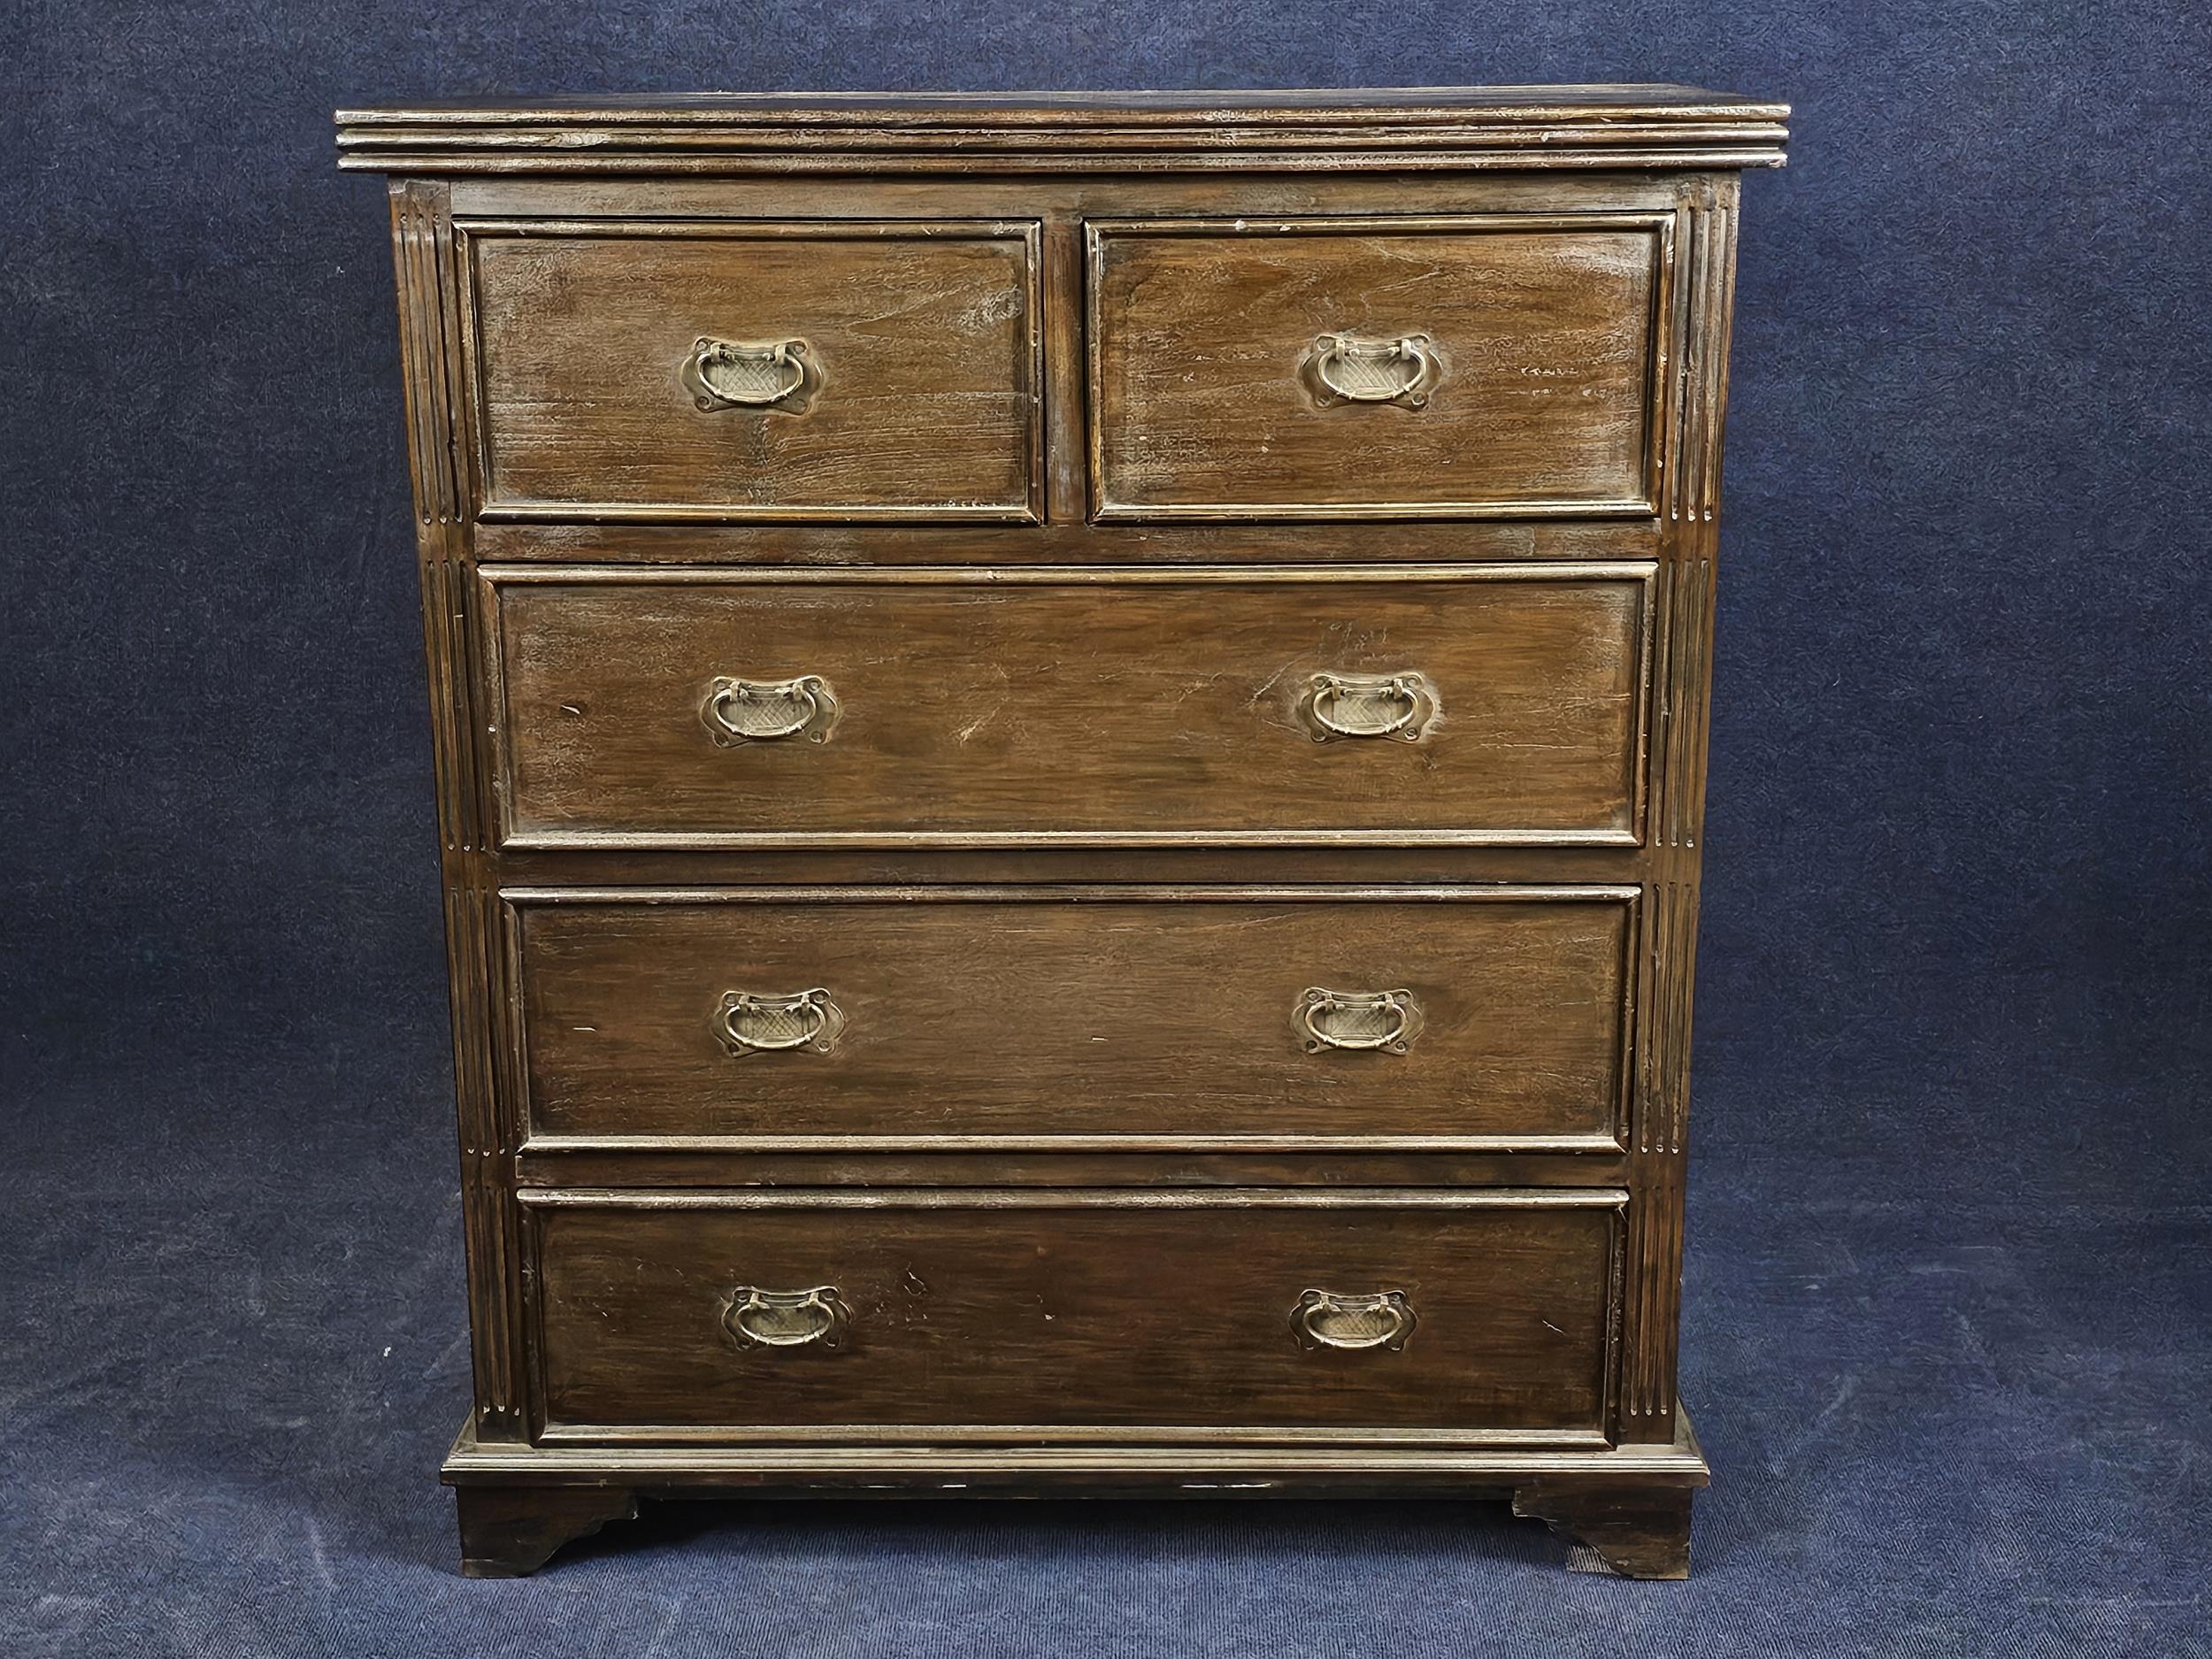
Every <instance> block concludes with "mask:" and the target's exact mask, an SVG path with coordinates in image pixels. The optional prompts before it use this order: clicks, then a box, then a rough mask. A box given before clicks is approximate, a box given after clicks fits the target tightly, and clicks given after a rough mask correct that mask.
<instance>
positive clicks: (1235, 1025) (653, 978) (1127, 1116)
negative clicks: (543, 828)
mask: <svg viewBox="0 0 2212 1659" xmlns="http://www.w3.org/2000/svg"><path fill="white" fill-rule="evenodd" d="M627 891H628V890H626V889H615V890H612V891H606V892H600V893H596V894H589V895H519V896H518V901H517V902H516V904H515V909H516V913H517V915H518V918H519V919H518V929H517V938H518V941H519V949H520V952H521V962H520V966H519V975H520V983H521V995H522V1006H523V1010H524V1028H525V1039H524V1041H525V1045H526V1055H527V1064H528V1071H529V1106H528V1116H529V1124H530V1130H529V1138H530V1140H531V1141H532V1142H533V1143H538V1142H540V1141H541V1138H542V1139H543V1140H545V1141H550V1142H551V1143H553V1144H574V1143H576V1142H578V1141H583V1142H601V1143H604V1142H605V1141H607V1140H608V1139H609V1138H612V1140H613V1141H614V1142H615V1143H616V1144H621V1145H629V1146H635V1147H639V1148H641V1149H649V1146H650V1142H651V1141H653V1140H654V1139H657V1138H665V1137H670V1136H681V1137H687V1138H697V1137H712V1138H715V1139H716V1140H717V1141H719V1142H721V1143H722V1144H725V1145H737V1144H748V1145H755V1146H779V1147H783V1148H787V1149H788V1148H795V1147H798V1146H803V1145H804V1144H806V1143H807V1142H808V1141H810V1140H811V1139H814V1138H826V1139H827V1140H828V1141H830V1143H831V1144H832V1145H833V1146H834V1145H835V1144H837V1143H838V1142H839V1141H840V1140H841V1138H845V1137H852V1136H859V1137H863V1138H864V1140H865V1141H867V1142H868V1143H869V1144H873V1145H878V1146H881V1147H883V1148H886V1149H888V1148H891V1147H892V1146H899V1147H902V1148H906V1149H918V1148H928V1147H933V1146H937V1147H943V1146H957V1145H976V1144H980V1143H984V1142H987V1143H989V1144H992V1145H995V1146H1002V1147H1019V1146H1023V1145H1029V1146H1035V1147H1048V1146H1054V1145H1071V1146H1091V1147H1099V1146H1125V1147H1128V1148H1137V1147H1141V1146H1146V1145H1154V1146H1159V1145H1169V1146H1179V1147H1184V1148H1192V1149H1197V1148H1217V1149H1229V1148H1236V1147H1239V1146H1243V1147H1253V1146H1267V1147H1279V1146H1282V1145H1286V1144H1307V1145H1313V1146H1321V1147H1325V1146H1329V1145H1341V1144H1344V1143H1345V1141H1347V1140H1348V1139H1349V1140H1354V1141H1359V1142H1362V1143H1367V1144H1388V1143H1391V1142H1394V1141H1398V1140H1401V1139H1413V1140H1417V1141H1420V1142H1422V1143H1424V1144H1429V1145H1436V1146H1455V1147H1460V1148H1481V1147H1485V1146H1500V1147H1502V1146H1515V1145H1518V1146H1529V1145H1539V1146H1541V1145H1570V1144H1574V1145H1581V1146H1583V1147H1586V1148H1587V1147H1598V1148H1607V1147H1610V1146H1611V1145H1613V1144H1614V1142H1615V1138H1616V1136H1617V1133H1618V1125H1619V1122H1620V1114H1621V1111H1622V1106H1623V1088H1624V1054H1623V1051H1622V1047H1623V1039H1624V1031H1625V1019H1624V1011H1625V1010H1624V1002H1625V996H1626V986H1627V974H1628V965H1629V964H1628V961H1627V957H1628V941H1629V939H1630V935H1631V927H1632V906H1631V904H1630V903H1628V902H1624V897H1623V895H1624V894H1626V893H1632V892H1633V889H1619V890H1615V891H1613V892H1611V893H1605V892H1600V893H1595V894H1591V893H1578V892H1576V891H1575V890H1572V889H1564V890H1545V889H1530V888H1520V889H1504V890H1499V889H1483V888H1466V889H1456V890H1455V889H1444V890H1432V891H1431V892H1429V893H1427V894H1425V895H1407V896H1404V897H1400V896H1397V895H1393V894H1391V893H1389V892H1378V893H1371V894H1368V895H1362V896H1359V897H1357V898H1356V899H1352V900H1347V899H1340V898H1337V897H1336V896H1334V895H1337V894H1339V893H1342V892H1344V891H1345V890H1344V889H1332V888H1309V889H1303V890H1293V891H1291V892H1289V893H1286V894H1285V895H1281V896H1279V897H1273V898H1269V897H1264V896H1262V897H1253V898H1246V897H1242V896H1240V894H1239V892H1238V890H1236V889H1227V890H1221V891H1214V892H1207V891H1202V890H1196V891H1194V890H1189V889H1171V890H1164V891H1160V892H1156V893H1154V894H1150V895H1137V897H1136V899H1135V902H1130V901H1126V900H1124V899H1122V898H1120V897H1119V896H1118V895H1119V894H1120V893H1121V892H1123V891H1125V889H1113V888H1107V889H1095V890H1091V891H1088V892H1080V891H1079V892H1068V891H1066V890H1055V891H1048V892H1046V891H1036V890H1026V891H1025V890H1021V889H996V890H993V889H984V890H981V891H974V890H963V889H946V888H930V887H924V888H917V889H910V890H901V891H898V892H896V893H895V894H892V895H884V894H879V893H878V892H875V891H872V890H869V889H844V890H841V891H840V890H832V891H830V892H826V893H821V894H810V895H800V899H799V902H793V901H792V900H790V899H786V898H783V897H782V896H780V895H779V894H778V892H777V891H776V890H774V889H767V890H756V891H752V892H742V891H731V890H725V891H720V892H712V891H710V892H706V893H702V894H697V895H651V894H641V895H639V900H641V901H642V902H634V901H627V900H626V892H627ZM1315 985H1319V986H1326V987H1333V988H1344V989H1349V990H1359V989H1368V990H1386V989H1394V988H1403V989H1406V990H1408V991H1409V992H1410V993H1411V995H1412V996H1413V998H1414V1000H1415V1002H1416V1003H1417V1006H1418V1009H1419V1010H1420V1013H1421V1015H1422V1018H1423V1021H1424V1024H1423V1027H1422V1029H1421V1031H1420V1033H1419V1034H1418V1035H1417V1037H1416V1038H1415V1039H1414V1041H1412V1043H1411V1044H1410V1045H1409V1048H1408V1049H1407V1051H1406V1052H1405V1053H1403V1054H1390V1053H1383V1052H1359V1051H1333V1050H1327V1049H1325V1050H1323V1051H1322V1052H1319V1053H1309V1052H1307V1051H1306V1048H1305V1047H1304V1046H1303V1045H1302V1042H1301V1041H1300V1033H1299V1031H1298V1029H1297V1027H1296V1025H1295V1022H1294V1011H1295V1010H1296V1008H1297V1006H1298V1002H1299V998H1300V996H1301V995H1302V992H1303V991H1304V989H1305V988H1306V987H1309V986H1315ZM816 986H820V987H826V989H827V990H828V992H829V994H830V995H831V996H832V997H833V999H834V1001H835V1002H836V1005H837V1006H838V1007H839V1009H841V1010H842V1013H843V1018H844V1021H845V1025H844V1029H843V1031H842V1032H841V1034H840V1036H839V1038H838V1041H837V1043H836V1046H835V1048H834V1049H833V1051H831V1052H829V1053H826V1054H820V1053H813V1052H810V1051H805V1050H793V1051H790V1052H787V1053H752V1054H745V1055H733V1054H731V1053H730V1052H728V1051H727V1049H726V1047H725V1045H724V1044H723V1043H722V1042H721V1041H719V1040H718V1038H717V1036H716V1035H715V1033H714V1031H713V1029H712V1024H713V1022H712V1019H711V1016H712V1014H713V1012H714V1010H715V1009H716V1007H717V1005H718V1001H719V999H720V998H721V996H722V995H723V994H724V993H725V992H726V991H729V990H749V991H753V992H757V993H787V992H792V991H800V990H804V989H807V988H809V987H816Z"/></svg>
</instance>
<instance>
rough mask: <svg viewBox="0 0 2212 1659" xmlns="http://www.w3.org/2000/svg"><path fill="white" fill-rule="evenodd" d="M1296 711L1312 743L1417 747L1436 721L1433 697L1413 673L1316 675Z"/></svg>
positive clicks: (1426, 683) (1434, 697) (1309, 681)
mask: <svg viewBox="0 0 2212 1659" xmlns="http://www.w3.org/2000/svg"><path fill="white" fill-rule="evenodd" d="M1298 707H1299V711H1300V712H1301V713H1302V715H1303V716H1304V717H1305V721H1306V729H1307V730H1308V731H1310V733H1313V741H1315V742H1317V743H1325V742H1327V741H1330V740H1331V739H1332V738H1339V737H1395V738H1400V739H1402V740H1403V741H1406V742H1409V743H1417V742H1419V741H1421V734H1422V733H1424V732H1425V731H1426V730H1427V729H1428V725H1429V722H1430V721H1431V720H1432V719H1433V718H1435V716H1436V695H1435V693H1433V692H1432V691H1431V690H1430V689H1429V682H1428V681H1427V680H1424V679H1423V678H1422V677H1421V676H1420V675H1418V674H1416V673H1410V672H1408V673H1402V674H1316V675H1315V676H1314V677H1313V678H1312V679H1311V680H1308V681H1307V682H1306V695H1304V696H1303V697H1302V698H1301V699H1300V700H1299V704H1298Z"/></svg>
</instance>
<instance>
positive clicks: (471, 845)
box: [391, 182, 526, 1440]
mask: <svg viewBox="0 0 2212 1659" xmlns="http://www.w3.org/2000/svg"><path fill="white" fill-rule="evenodd" d="M391 211H392V246H393V259H394V265H395V268H396V275H397V280H398V287H399V293H400V329H401V354H402V366H403V382H404V385H405V388H406V393H407V410H408V455H409V459H410V462H411V472H412V476H413V480H414V498H415V509H416V521H417V522H416V539H417V545H418V549H419V557H420V575H421V585H422V603H423V611H422V614H423V642H424V655H425V661H426V671H427V680H428V689H429V695H430V711H431V736H432V747H433V758H434V773H435V776H436V779H437V785H438V788H437V798H438V824H439V832H440V840H441V842H442V847H443V850H444V857H443V878H444V893H445V934H446V954H447V960H448V962H449V966H450V973H449V992H450V1002H451V1007H450V1013H451V1019H452V1031H453V1066H454V1086H455V1104H456V1108H457V1125H458V1129H459V1138H460V1147H461V1217H462V1230H463V1234H464V1237H465V1240H466V1244H467V1261H468V1300H469V1325H470V1330H471V1332H472V1374H473V1380H474V1386H475V1396H476V1403H475V1424H476V1429H477V1432H478V1433H479V1435H480V1437H481V1438H483V1439H485V1440H501V1439H508V1440H512V1439H518V1438H520V1437H521V1436H522V1434H523V1433H524V1432H525V1421H524V1420H525V1417H526V1399H525V1395H524V1383H523V1373H524V1371H525V1367H526V1356H525V1355H524V1353H523V1348H522V1343H523V1332H522V1322H521V1318H520V1314H519V1310H520V1305H521V1302H520V1289H521V1286H520V1276H521V1271H522V1270H521V1252H520V1250H519V1248H518V1228H519V1217H518V1212H517V1210H516V1208H515V1204H514V1201H513V1196H512V1188H513V1161H512V1160H513V1149H514V1141H515V1136H514V1135H513V1133H512V1131H511V1126H512V1125H513V1123H514V1118H513V1117H512V1116H511V1102H513V1100H514V1098H515V1096H514V1094H513V1093H512V1086H513V1082H514V1080H515V1078H516V1076H517V1074H516V1073H515V1072H514V1071H512V1069H511V1068H512V1065H513V1062H514V1059H515V1052H514V1049H513V1047H512V1045H511V1043H509V1042H507V1041H505V1039H504V1037H503V1032H502V1029H501V1025H500V1017H499V1009H500V1007H501V1004H502V1003H503V1001H504V997H505V990H504V965H503V964H504V962H505V959H506V957H507V956H508V954H509V953H508V952H507V950H506V949H505V948H504V945H503V942H501V941H498V940H497V937H496V935H497V930H498V929H499V928H500V927H501V926H503V910H502V907H501V905H500V902H499V901H498V899H497V897H496V895H495V894H494V893H493V892H492V891H491V889H490V887H488V873H489V866H488V862H487V855H486V851H485V845H484V844H485V840H486V837H485V833H484V832H485V826H487V824H488V822H489V810H488V780H487V773H486V771H485V768H484V765H483V758H484V757H483V750H482V747H481V739H482V733H481V728H480V724H479V709H480V693H481V686H482V672H481V669H482V664H481V662H480V658H479V657H478V654H477V641H478V640H479V638H480V634H479V630H478V629H477V627H476V626H475V625H474V617H473V607H474V595H475V576H474V570H473V565H472V560H471V558H470V549H469V545H468V541H467V534H466V529H465V518H466V516H467V508H466V504H467V501H468V495H469V490H470V488H471V478H472V475H471V472H470V471H469V467H468V463H467V458H466V453H465V451H466V446H465V443H464V442H463V441H462V434H463V432H464V430H465V426H466V423H467V418H468V417H467V411H468V409H469V406H470V405H469V383H468V381H467V379H466V377H465V374H464V373H462V371H461V367H460V365H461V362H462V353H461V346H460V337H461V320H460V315H461V304H460V301H459V294H458V288H459V261H458V256H457V250H456V248H455V244H454V239H453V234H452V225H451V218H450V213H449V202H448V199H447V194H446V192H445V190H444V188H443V187H442V186H439V185H435V184H429V183H420V182H407V183H401V184H396V185H395V187H394V188H393V190H392V192H391Z"/></svg>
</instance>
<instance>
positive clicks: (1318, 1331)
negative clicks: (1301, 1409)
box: [1290, 1290, 1414, 1354]
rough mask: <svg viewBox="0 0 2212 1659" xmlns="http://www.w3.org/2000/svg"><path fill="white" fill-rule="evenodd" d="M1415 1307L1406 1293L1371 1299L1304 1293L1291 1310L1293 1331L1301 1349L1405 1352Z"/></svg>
mask: <svg viewBox="0 0 2212 1659" xmlns="http://www.w3.org/2000/svg"><path fill="white" fill-rule="evenodd" d="M1413 1323H1414V1321H1413V1304H1412V1303H1411V1302H1408V1301H1407V1300H1406V1294H1405V1292H1403V1291H1402V1290H1380V1291H1377V1292H1376V1293H1375V1294H1372V1295H1368V1296H1340V1295H1338V1294H1336V1293H1335V1292H1334V1291H1330V1290H1309V1291H1305V1292H1303V1293H1302V1294H1300V1296H1299V1298H1298V1305H1297V1306H1296V1307H1295V1308H1294V1309H1292V1310H1291V1313H1290V1325H1291V1329H1292V1330H1294V1331H1295V1332H1296V1333H1298V1346H1299V1347H1301V1348H1387V1349H1388V1350H1389V1351H1390V1352H1391V1353H1393V1354H1396V1353H1401V1352H1402V1351H1403V1350H1404V1348H1405V1345H1406V1340H1407V1339H1408V1338H1409V1337H1410V1336H1412V1334H1413Z"/></svg>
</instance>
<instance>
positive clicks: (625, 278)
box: [466, 220, 1041, 519]
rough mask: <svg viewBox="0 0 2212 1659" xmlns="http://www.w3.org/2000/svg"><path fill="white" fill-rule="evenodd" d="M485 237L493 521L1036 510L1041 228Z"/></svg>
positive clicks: (478, 263)
mask: <svg viewBox="0 0 2212 1659" xmlns="http://www.w3.org/2000/svg"><path fill="white" fill-rule="evenodd" d="M466 241H467V245H468V248H469V250H470V257H471V259H472V269H473V274H474V303H475V310H476V338H475V358H476V364H477V374H478V379H479V387H480V415H481V424H482V445H483V450H484V461H485V467H484V472H485V478H484V487H485V497H486V500H485V507H484V513H485V516H486V517H488V518H500V517H505V518H705V519H742V518H852V519H875V518H895V519H897V518H918V519H938V518H948V519H963V518H965V519H977V518H982V519H1009V518H1011V519H1027V518H1034V517H1035V516H1036V512H1035V502H1036V495H1035V492H1036V490H1037V488H1038V481H1037V480H1038V476H1039V471H1040V469H1039V466H1038V464H1037V463H1038V457H1039V450H1040V441H1039V436H1038V434H1039V415H1040V411H1039V408H1038V402H1037V387H1038V384H1039V371H1038V363H1039V357H1038V352H1039V349H1040V341H1041V334H1040V332H1039V328H1038V324H1037V317H1038V303H1037V289H1036V283H1037V259H1036V248H1037V239H1036V230H1035V227H1033V226H1032V225H1028V224H1010V225H975V224H942V225H925V224H909V223H900V224H887V225H870V224H841V223H837V222H834V221H826V222H818V223H808V224H794V225H772V224H714V223H700V222H687V223H681V224H653V223H644V222H634V221H632V222H624V221H612V220H611V221H607V222H605V223H603V224H599V225H589V224H569V225H543V224H533V223H529V222H519V223H512V224H487V223H478V224H475V225H472V226H469V227H466Z"/></svg>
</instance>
